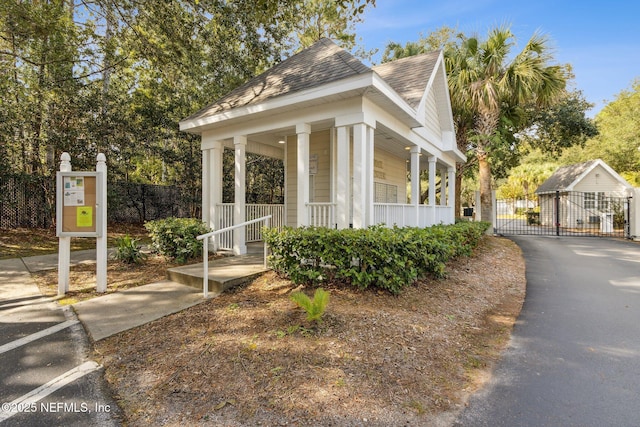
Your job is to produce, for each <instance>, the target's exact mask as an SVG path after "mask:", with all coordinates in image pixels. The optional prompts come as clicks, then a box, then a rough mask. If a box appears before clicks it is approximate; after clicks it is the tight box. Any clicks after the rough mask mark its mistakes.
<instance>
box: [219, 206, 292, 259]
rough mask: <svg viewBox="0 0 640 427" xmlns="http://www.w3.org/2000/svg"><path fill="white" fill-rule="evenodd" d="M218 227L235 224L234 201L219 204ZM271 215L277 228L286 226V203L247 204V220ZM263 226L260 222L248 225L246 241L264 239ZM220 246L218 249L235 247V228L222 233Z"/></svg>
mask: <svg viewBox="0 0 640 427" xmlns="http://www.w3.org/2000/svg"><path fill="white" fill-rule="evenodd" d="M216 207H217V211H218V214H217V219H216V221H215V224H216V229H222V228H228V227H231V226H232V225H233V207H234V204H233V203H220V204H218V205H217V206H216ZM267 215H271V218H272V219H271V224H272V226H273V227H275V228H282V227H283V226H284V205H254V204H249V205H246V206H245V218H246V220H247V221H251V220H253V219H256V218H259V217H264V216H267ZM261 230H262V227H261V226H260V224H258V223H253V224H250V225H248V226H247V229H246V241H247V242H259V241H261V240H262V231H261ZM217 243H218V244H219V246H218V247H217V248H216V249H231V248H232V247H233V230H232V229H229V230H228V231H226V232H224V233H221V234H220V235H219V236H218V238H217Z"/></svg>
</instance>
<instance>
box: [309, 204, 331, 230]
mask: <svg viewBox="0 0 640 427" xmlns="http://www.w3.org/2000/svg"><path fill="white" fill-rule="evenodd" d="M335 206H336V204H335V203H307V212H308V214H309V225H310V226H313V227H327V228H334V227H335V223H336V221H335Z"/></svg>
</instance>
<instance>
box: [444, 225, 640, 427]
mask: <svg viewBox="0 0 640 427" xmlns="http://www.w3.org/2000/svg"><path fill="white" fill-rule="evenodd" d="M513 240H514V241H515V242H516V243H517V244H518V245H519V246H520V247H521V248H522V251H523V253H524V256H525V259H526V266H527V272H526V277H527V295H526V299H525V303H524V306H523V309H522V313H521V315H520V317H519V318H518V321H517V323H516V326H515V328H514V331H513V337H512V341H511V343H510V345H509V347H508V349H507V350H506V352H505V354H504V355H503V358H502V360H501V361H500V362H499V363H498V366H497V367H496V370H495V372H494V376H493V378H492V380H491V381H490V383H489V384H488V386H487V387H485V389H484V390H482V391H481V392H479V393H478V394H476V395H474V396H473V397H472V398H471V400H470V402H469V406H468V407H467V408H466V409H465V410H464V411H463V412H462V413H461V415H460V416H459V417H458V420H457V422H456V424H455V425H456V426H536V427H538V426H585V427H586V426H594V427H596V426H597V427H601V426H638V425H640V244H638V243H634V242H629V241H623V240H614V239H601V238H578V237H562V238H557V237H542V236H518V237H513Z"/></svg>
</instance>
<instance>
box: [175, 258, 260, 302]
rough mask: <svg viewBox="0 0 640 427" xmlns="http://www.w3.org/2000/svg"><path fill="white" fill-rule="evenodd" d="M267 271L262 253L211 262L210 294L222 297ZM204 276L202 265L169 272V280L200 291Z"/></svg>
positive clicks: (193, 265)
mask: <svg viewBox="0 0 640 427" xmlns="http://www.w3.org/2000/svg"><path fill="white" fill-rule="evenodd" d="M267 270H268V269H267V268H265V267H264V258H263V256H262V253H260V254H255V253H249V254H247V255H237V256H228V257H224V258H220V259H216V260H213V261H209V293H210V295H211V296H217V295H220V294H221V293H222V292H224V291H226V290H227V289H230V288H232V287H234V286H238V285H241V284H244V283H247V282H250V281H251V280H253V279H255V278H256V277H258V276H260V275H261V274H262V273H264V272H265V271H267ZM202 274H203V265H202V263H200V264H191V265H185V266H181V267H174V268H170V269H169V270H168V271H167V276H168V278H169V280H171V281H173V282H178V283H181V284H183V285H187V286H191V287H193V288H196V289H199V290H202Z"/></svg>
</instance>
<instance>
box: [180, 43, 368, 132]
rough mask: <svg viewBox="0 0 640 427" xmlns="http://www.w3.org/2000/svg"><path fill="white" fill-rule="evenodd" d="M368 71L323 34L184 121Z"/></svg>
mask: <svg viewBox="0 0 640 427" xmlns="http://www.w3.org/2000/svg"><path fill="white" fill-rule="evenodd" d="M368 72H371V69H370V68H369V67H367V66H366V65H364V64H363V63H362V62H360V61H359V60H358V59H356V58H355V57H354V56H353V55H351V54H350V53H349V52H347V51H346V50H344V49H343V48H341V47H340V46H338V45H337V44H335V43H334V42H333V41H332V40H330V39H328V38H321V39H320V40H318V41H317V42H315V43H314V44H312V45H311V46H309V47H308V48H306V49H303V50H301V51H300V52H298V53H296V54H294V55H292V56H290V57H289V58H287V59H285V60H284V61H282V62H280V63H278V64H276V65H274V66H273V67H271V68H269V69H268V70H267V71H265V72H264V73H262V74H260V75H258V76H255V77H253V78H252V79H250V80H248V81H247V82H246V83H244V84H242V85H240V86H238V87H237V88H235V89H234V90H232V91H231V92H229V93H228V94H227V95H225V96H223V97H222V98H220V99H218V100H217V101H215V102H214V103H212V104H210V105H207V106H206V107H204V108H202V109H201V110H200V111H198V112H196V113H195V114H193V115H191V116H190V117H188V118H187V119H185V121H186V120H194V119H200V118H203V117H207V116H212V115H215V114H217V113H220V112H222V111H225V110H230V109H233V108H237V107H243V106H247V105H252V104H258V103H260V102H263V101H266V100H268V99H271V98H275V97H278V96H282V95H287V94H290V93H294V92H299V91H302V90H306V89H311V88H314V87H317V86H321V85H324V84H327V83H331V82H334V81H337V80H342V79H345V78H348V77H351V76H354V75H359V74H363V73H368Z"/></svg>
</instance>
